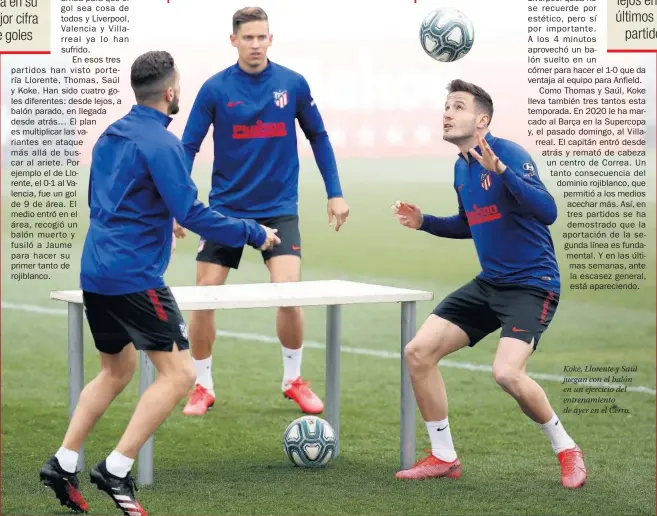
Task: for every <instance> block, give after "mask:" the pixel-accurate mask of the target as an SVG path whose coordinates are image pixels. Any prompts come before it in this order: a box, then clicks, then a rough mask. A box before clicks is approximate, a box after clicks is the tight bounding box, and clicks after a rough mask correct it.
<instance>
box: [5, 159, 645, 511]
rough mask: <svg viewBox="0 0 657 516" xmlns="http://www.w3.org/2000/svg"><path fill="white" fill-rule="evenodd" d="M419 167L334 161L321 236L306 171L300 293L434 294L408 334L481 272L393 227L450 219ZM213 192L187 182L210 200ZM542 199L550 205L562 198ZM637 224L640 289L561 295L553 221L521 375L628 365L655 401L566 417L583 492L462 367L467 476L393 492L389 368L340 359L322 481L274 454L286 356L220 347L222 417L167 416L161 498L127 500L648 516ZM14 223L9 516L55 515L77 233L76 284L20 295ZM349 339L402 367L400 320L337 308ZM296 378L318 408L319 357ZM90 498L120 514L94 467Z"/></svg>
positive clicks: (520, 418) (179, 259)
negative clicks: (342, 213) (546, 277)
mask: <svg viewBox="0 0 657 516" xmlns="http://www.w3.org/2000/svg"><path fill="white" fill-rule="evenodd" d="M450 163H451V162H449V163H447V166H450ZM426 165H427V162H426V161H423V160H418V161H417V162H413V161H409V160H404V161H400V162H398V163H396V162H394V160H393V161H391V160H388V161H385V162H384V161H381V162H379V161H372V162H356V161H354V162H347V163H344V164H343V165H342V171H343V172H342V174H343V183H344V189H345V195H346V196H347V200H348V201H349V203H350V205H351V207H352V214H351V218H350V220H349V221H348V223H347V224H346V225H345V226H344V228H343V229H342V230H341V231H340V232H339V233H335V232H334V231H333V229H332V228H329V227H328V226H327V219H326V215H325V203H324V196H323V191H322V185H321V181H320V179H319V174H318V173H317V172H316V170H315V168H314V166H312V164H311V165H306V166H305V167H304V177H305V178H304V180H303V181H302V183H303V187H302V194H301V206H300V213H301V220H302V228H301V229H302V235H303V253H304V266H303V279H306V280H310V279H335V278H340V279H350V280H355V281H365V282H374V283H379V284H384V285H393V286H402V287H410V288H420V289H424V290H430V291H431V292H433V293H434V295H435V301H433V302H426V303H420V304H419V305H418V325H419V324H421V323H422V321H423V320H424V318H425V317H426V315H427V314H428V313H429V312H430V311H431V310H432V309H433V307H434V305H435V303H437V302H438V300H439V299H440V298H442V297H443V296H444V295H446V294H447V293H449V292H450V291H451V290H452V289H454V288H456V287H458V286H460V285H461V284H462V283H464V282H466V281H468V280H469V279H471V278H472V277H473V276H474V275H475V274H477V272H478V271H479V267H478V262H477V257H476V253H475V250H474V247H473V245H472V241H449V240H440V239H436V238H435V237H431V236H429V235H426V234H420V233H415V232H413V231H411V230H408V229H405V228H402V227H400V226H399V225H398V224H397V222H396V221H395V220H394V218H393V217H392V215H391V211H390V205H391V204H392V203H393V202H394V201H395V200H396V199H406V200H410V201H413V202H416V203H417V204H418V205H419V206H420V207H421V208H423V209H424V210H425V211H427V212H431V213H434V214H437V215H448V214H452V213H454V211H455V208H456V198H455V193H454V190H453V188H452V187H451V183H449V182H447V183H442V182H439V181H434V180H432V179H431V175H432V174H431V173H424V174H416V175H414V176H411V175H410V174H409V171H412V170H423V169H425V168H426ZM653 169H654V167H653ZM204 176H207V174H204V173H203V171H199V172H198V173H197V172H195V179H197V180H198V182H199V185H200V186H201V188H202V191H203V192H205V187H206V186H207V181H206V180H205V179H204ZM373 178H375V180H373ZM85 188H86V185H84V186H83V188H81V195H83V194H84V190H85ZM551 190H552V192H553V193H554V194H555V195H556V196H557V197H558V196H559V195H558V192H559V190H558V189H556V188H551ZM5 192H6V190H5ZM205 195H206V194H205V193H204V194H203V196H202V198H205ZM81 199H83V202H81V203H80V204H83V205H86V199H85V198H84V197H82V198H81ZM648 211H649V213H650V214H651V217H650V219H649V220H648V228H647V229H648V231H649V234H650V235H652V236H651V239H650V244H651V245H650V248H649V252H650V256H649V259H648V261H647V265H648V269H649V271H650V274H649V280H648V281H647V282H646V283H645V284H644V287H643V288H642V289H641V290H639V291H634V292H626V291H613V292H598V293H593V292H590V291H588V292H586V291H585V292H581V291H570V290H569V288H568V284H569V283H568V279H567V263H566V262H565V258H564V256H565V253H564V252H563V251H562V245H561V244H562V239H561V237H560V233H561V230H562V229H563V227H564V224H565V222H566V220H565V217H564V216H563V215H562V216H561V217H560V219H559V221H558V223H557V224H556V225H555V226H554V228H553V235H554V238H555V244H556V245H557V251H558V255H559V258H560V262H561V267H562V276H563V278H564V285H563V292H562V296H561V303H560V306H559V309H558V311H557V314H556V317H555V319H554V322H553V323H552V325H551V327H550V329H549V331H548V332H547V333H546V335H545V336H544V338H543V339H542V340H541V344H540V347H539V351H538V352H537V353H536V354H535V356H534V357H532V359H531V361H530V364H529V366H528V370H529V371H531V372H532V373H542V374H547V375H554V376H559V375H561V374H562V371H563V368H564V366H565V365H580V366H584V365H587V364H594V365H615V366H620V365H638V372H637V373H635V374H633V375H632V383H629V384H628V385H630V386H634V387H638V386H646V387H649V388H650V389H652V390H653V392H650V393H645V392H627V393H620V394H618V395H617V401H616V405H617V406H619V407H621V408H625V409H628V410H629V411H630V413H629V414H588V415H573V414H563V415H562V420H563V422H564V425H565V427H566V428H567V430H568V431H569V432H570V434H571V435H572V436H573V437H574V438H575V439H576V440H577V442H578V443H579V444H580V446H581V447H582V448H583V450H584V452H585V459H586V462H587V466H588V468H589V476H588V480H587V483H586V485H585V486H584V487H583V488H582V489H580V490H577V491H568V490H566V489H564V488H562V487H561V485H560V481H559V465H558V462H557V460H556V457H555V456H554V453H553V452H552V450H551V448H550V445H549V441H548V440H547V438H546V437H545V436H544V435H543V433H542V432H541V431H540V429H538V428H537V427H536V426H535V425H534V424H533V423H531V422H530V421H529V420H528V419H527V418H526V417H525V416H524V415H523V414H522V413H521V411H520V410H519V409H518V408H517V405H516V404H515V402H514V401H513V400H512V399H511V398H510V397H509V396H508V395H506V394H504V393H503V392H502V391H501V389H499V388H498V387H497V385H496V384H495V382H494V380H493V378H492V375H491V374H490V373H489V372H486V371H479V370H467V369H462V368H458V367H445V368H443V370H442V371H443V375H444V377H445V381H446V384H447V390H448V395H449V400H450V406H449V408H450V422H451V426H452V435H453V438H454V443H455V446H456V450H457V452H458V454H459V456H460V459H461V461H462V464H463V477H462V478H461V479H460V480H459V481H448V480H438V481H424V482H419V483H402V482H400V481H397V480H395V478H394V473H395V472H396V471H397V469H398V467H399V361H398V359H394V358H385V357H382V356H364V355H359V354H357V353H351V352H345V353H343V355H342V416H341V434H342V435H341V455H340V457H338V458H337V459H336V460H335V461H334V462H332V463H331V464H330V465H329V467H328V468H326V469H324V470H319V471H312V470H303V469H300V468H295V467H294V466H293V465H292V464H291V463H290V462H289V461H288V459H287V458H286V457H285V455H284V453H283V450H282V441H281V438H282V433H283V430H284V429H285V427H286V426H287V425H288V423H289V422H291V421H292V420H293V419H295V418H296V417H298V416H299V415H300V413H299V412H298V410H297V408H296V405H294V404H293V403H292V402H290V401H288V400H285V399H284V398H283V397H282V396H281V394H280V379H281V372H282V363H281V353H280V349H279V346H278V345H277V344H275V343H267V342H253V341H249V340H247V339H244V338H224V337H220V338H219V339H218V341H217V344H216V347H215V353H214V364H215V370H214V381H215V387H216V390H217V393H218V400H217V403H216V405H215V408H214V409H213V410H212V411H211V412H210V413H209V414H208V415H207V417H204V418H192V419H190V418H184V417H183V416H182V414H181V411H182V404H181V405H180V406H179V407H177V409H176V410H175V411H174V413H173V414H172V415H171V417H170V418H169V419H168V420H167V421H166V422H165V424H164V425H163V426H162V427H161V428H160V429H159V430H158V432H157V433H156V440H155V482H154V484H153V485H152V486H148V487H142V488H141V489H140V490H139V491H138V493H137V495H138V498H139V499H140V500H141V501H142V503H143V505H144V506H145V507H146V509H147V510H148V511H149V512H150V513H151V514H271V515H282V514H326V515H332V514H363V515H365V514H367V515H374V514H390V515H392V514H399V515H402V514H436V513H439V514H450V515H451V514H456V515H466V514H467V515H472V514H501V515H507V514H508V515H513V514H518V515H528V514H546V515H561V514H598V513H605V514H611V515H621V514H622V515H625V514H631V515H643V514H655V395H654V389H655V275H654V271H655V245H654V235H655V220H654V214H655V205H654V203H651V204H650V206H649V210H648ZM562 213H563V212H562ZM7 215H8V209H7V208H6V203H5V202H3V221H2V226H3V248H2V264H3V281H2V300H3V304H4V303H11V305H9V306H12V308H8V307H7V305H3V310H2V344H3V345H2V438H3V440H2V500H1V501H2V513H3V514H64V513H66V511H65V510H64V509H63V508H62V507H61V506H59V504H58V502H57V501H56V499H55V497H54V496H53V494H52V492H51V491H49V490H47V489H46V488H45V487H43V486H41V485H40V484H39V479H38V470H39V468H40V467H41V465H42V463H43V461H45V460H46V459H47V458H48V457H49V456H50V455H51V454H53V453H54V452H55V451H56V450H57V448H58V447H59V446H60V444H61V439H62V437H63V435H64V432H65V429H66V425H67V421H68V384H67V354H66V321H67V320H66V317H65V312H64V309H65V306H64V305H62V304H55V303H54V302H51V301H49V300H48V293H49V292H50V291H51V290H56V289H69V288H77V285H78V277H77V274H78V270H77V263H78V257H79V252H80V247H79V245H80V243H81V241H82V238H83V236H84V235H83V234H80V235H79V238H78V239H76V245H77V248H76V249H74V251H75V261H74V262H73V267H72V269H71V271H61V272H57V273H55V274H54V275H53V279H52V280H51V281H50V282H47V283H34V282H33V283H27V282H24V283H17V282H12V281H10V280H9V279H8V277H9V271H8V267H7V266H8V264H9V258H10V255H9V253H10V250H9V249H8V246H7V243H8V239H9V222H10V220H9V217H8V216H7ZM81 216H82V217H84V216H86V213H81ZM197 244H198V238H197V237H196V236H195V235H191V234H188V237H187V238H186V239H185V240H184V241H179V244H178V249H177V251H176V253H175V255H174V258H173V260H172V263H171V266H170V268H169V271H168V273H167V280H168V282H169V284H170V285H186V284H193V282H194V279H195V265H194V256H195V251H196V246H197ZM260 281H263V282H264V281H268V277H267V274H266V269H265V268H264V266H263V265H262V262H261V258H260V256H259V254H258V253H256V252H253V251H248V252H245V256H244V261H243V265H242V267H241V268H240V270H239V271H237V272H233V273H231V276H230V277H229V282H231V283H240V282H260ZM17 305H20V306H17ZM34 306H38V307H46V308H51V309H58V310H60V312H55V313H50V314H49V313H35V312H34V311H30V310H31V309H32V307H34ZM187 315H188V314H187ZM324 317H325V311H324V309H322V308H309V309H306V319H307V330H306V337H307V339H308V340H309V341H315V342H323V339H324V331H325V325H324ZM216 320H217V327H218V328H219V329H220V330H225V331H229V332H237V333H256V334H261V335H264V336H268V337H274V336H275V326H274V323H275V311H274V310H239V311H232V312H230V313H228V312H223V313H217V315H216ZM342 331H343V333H342V335H343V337H342V343H343V345H344V346H348V347H351V348H359V349H366V350H381V351H389V352H398V351H399V306H398V305H365V306H350V307H345V308H344V310H343V328H342ZM85 339H86V340H85V353H86V355H85V367H86V370H85V380H87V381H88V380H89V379H91V378H92V377H93V375H94V374H95V372H96V371H97V370H98V360H97V356H96V354H95V352H94V347H93V344H92V342H91V338H90V334H89V333H88V331H87V330H86V328H85ZM496 340H497V336H496V335H491V336H489V337H488V338H487V339H486V340H485V341H483V342H481V343H480V344H478V345H477V346H476V347H475V348H474V349H466V350H462V351H461V352H459V353H457V354H455V355H453V356H451V357H450V359H451V360H453V361H458V362H467V363H471V364H477V365H485V366H486V365H490V364H491V363H492V359H493V356H494V352H495V344H496ZM302 371H303V374H304V377H305V378H306V379H309V380H310V381H311V385H312V387H313V388H314V389H315V390H316V391H317V392H318V394H320V395H322V396H323V393H324V353H323V351H322V350H321V349H317V347H308V348H307V349H306V351H305V352H304V363H303V369H302ZM539 383H541V384H542V385H543V386H544V388H545V390H546V392H547V394H548V396H549V398H550V399H551V400H552V403H553V405H554V408H555V410H557V412H558V413H559V414H562V412H563V408H564V403H563V401H562V399H563V397H564V394H563V391H562V389H563V386H562V385H561V384H560V383H559V381H555V380H551V381H549V380H540V382H539ZM137 388H138V383H137V377H135V379H134V380H133V382H132V383H131V384H130V386H129V387H128V389H127V390H126V391H125V392H124V393H122V394H121V395H120V397H119V398H118V399H117V400H116V402H115V404H114V405H113V406H112V407H110V409H109V410H108V412H107V413H106V414H105V417H104V418H103V419H102V420H101V421H100V422H99V423H98V425H97V427H96V429H95V431H94V433H93V434H92V435H91V436H90V437H89V439H88V441H87V444H86V457H87V464H89V463H95V462H97V461H98V460H101V459H102V458H103V457H104V456H105V455H106V454H107V453H109V452H110V451H111V450H112V449H113V446H114V445H115V444H116V442H117V440H118V438H119V437H120V434H121V432H122V431H123V428H124V425H125V424H126V423H127V421H128V419H129V417H130V415H131V413H132V410H133V407H134V404H135V401H136V397H137ZM592 406H593V405H587V406H585V407H592ZM417 436H418V439H417V453H418V458H419V456H420V455H421V454H422V451H423V449H425V448H427V447H428V438H427V437H426V430H425V428H424V424H423V423H422V420H421V417H420V416H419V412H418V417H417ZM81 487H82V489H83V492H84V493H85V495H86V497H87V500H88V501H89V503H90V512H91V513H92V514H116V513H117V510H116V509H115V508H114V506H113V504H112V503H111V502H110V500H109V499H108V498H107V497H106V495H104V494H103V493H100V492H99V491H96V490H95V488H93V486H91V484H90V483H89V479H88V474H87V472H86V471H85V472H84V473H82V474H81Z"/></svg>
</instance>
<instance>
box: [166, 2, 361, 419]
mask: <svg viewBox="0 0 657 516" xmlns="http://www.w3.org/2000/svg"><path fill="white" fill-rule="evenodd" d="M230 38H231V42H232V44H233V46H234V47H236V48H237V52H238V60H237V63H235V64H234V65H232V66H230V67H228V68H226V69H224V70H222V71H220V72H218V73H216V74H215V75H213V76H212V77H210V78H209V79H208V80H206V81H205V83H204V84H203V85H202V87H201V89H200V91H199V92H198V95H197V97H196V100H195V102H194V105H193V106H192V110H191V113H190V115H189V120H188V122H187V125H186V127H185V131H184V133H183V137H182V141H183V144H184V146H185V151H186V153H187V163H188V167H189V169H190V170H191V169H192V167H193V163H194V159H195V156H196V154H197V152H198V151H199V149H200V146H201V143H202V142H203V140H204V139H205V137H206V135H207V133H208V130H209V128H210V126H211V125H212V126H213V127H214V131H213V144H214V163H213V167H212V190H211V192H210V206H212V207H213V208H215V209H217V210H219V211H221V212H222V213H225V214H227V215H230V216H232V217H247V218H252V219H255V220H257V221H259V222H260V223H262V224H265V225H267V226H269V227H272V228H276V229H277V230H278V236H279V237H280V239H281V245H278V246H276V247H275V248H274V249H272V250H270V251H265V252H263V253H262V259H263V261H264V263H265V265H266V266H267V268H268V269H269V274H270V278H271V281H272V282H290V281H299V280H300V279H301V235H300V233H299V217H298V197H299V193H298V190H299V187H298V183H299V158H298V151H297V137H296V128H295V121H297V120H298V122H299V126H300V127H301V129H302V131H303V132H304V134H305V136H306V138H308V140H309V141H310V145H311V147H312V150H313V153H314V157H315V161H316V163H317V166H318V168H319V171H320V173H321V175H322V178H323V180H324V185H325V188H326V194H327V198H328V204H327V211H328V218H329V223H332V220H333V219H335V221H336V226H335V229H336V231H337V230H338V229H340V227H341V226H342V224H343V223H344V222H345V220H346V218H347V216H348V214H349V207H348V206H347V203H346V202H345V201H344V199H343V197H342V189H341V186H340V180H339V177H338V170H337V165H336V160H335V156H334V154H333V149H332V147H331V143H330V141H329V137H328V135H327V133H326V130H325V128H324V123H323V121H322V117H321V116H320V113H319V111H318V109H317V106H316V105H315V101H314V100H313V97H312V95H311V92H310V87H309V85H308V82H307V81H306V79H305V78H304V77H303V76H302V75H301V74H299V73H297V72H295V71H293V70H290V69H289V68H286V67H284V66H281V65H279V64H277V63H274V62H272V61H270V60H269V59H268V57H267V51H268V48H269V46H270V45H271V43H272V35H271V34H270V32H269V21H268V17H267V14H266V13H265V12H264V11H263V10H262V9H260V8H258V7H248V8H244V9H240V10H239V11H237V12H236V13H235V14H234V16H233V34H232V35H231V37H230ZM177 234H179V235H180V236H183V234H180V232H178V233H177ZM241 257H242V249H241V248H230V247H227V246H223V245H220V243H218V242H216V241H213V240H211V239H205V238H202V239H201V241H200V245H199V251H198V255H197V269H196V271H197V272H196V282H197V284H198V285H221V284H224V283H225V281H226V279H227V277H228V273H229V271H230V269H237V268H238V266H239V263H240V261H241ZM276 329H277V334H278V338H279V340H280V343H281V350H282V354H283V380H282V384H281V390H282V392H283V394H284V395H285V396H286V397H287V398H290V399H292V400H294V401H295V402H296V403H297V404H298V405H299V407H300V408H301V410H302V411H303V412H305V413H310V414H317V413H320V412H322V410H323V408H324V405H323V403H322V401H321V400H320V399H319V397H318V396H317V395H315V393H313V392H312V390H311V389H310V387H309V386H308V382H304V381H303V380H302V377H301V356H302V349H303V348H302V345H303V312H302V309H301V308H300V307H283V308H279V309H278V312H277V324H276ZM215 337H216V332H215V321H214V313H213V311H196V312H194V313H193V314H192V316H191V319H190V345H191V349H192V355H193V357H194V362H195V366H196V371H197V385H196V387H195V389H194V390H193V392H192V393H191V394H190V397H189V402H188V403H187V405H186V406H185V408H184V409H183V413H184V414H185V415H203V414H205V413H206V412H207V410H208V409H209V408H210V407H211V406H213V405H214V402H215V391H214V383H213V378H212V347H213V344H214V340H215Z"/></svg>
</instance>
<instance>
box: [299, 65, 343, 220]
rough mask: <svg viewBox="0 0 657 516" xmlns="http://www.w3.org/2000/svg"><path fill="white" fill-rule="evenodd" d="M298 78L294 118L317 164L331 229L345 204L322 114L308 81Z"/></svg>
mask: <svg viewBox="0 0 657 516" xmlns="http://www.w3.org/2000/svg"><path fill="white" fill-rule="evenodd" d="M300 81H301V83H300V85H299V89H298V91H297V106H296V110H297V111H296V116H297V120H299V127H301V130H302V131H303V133H304V134H305V135H306V138H308V141H309V142H310V147H311V148H312V150H313V155H314V157H315V163H317V168H319V172H320V173H321V174H322V179H323V180H324V187H325V188H326V195H327V197H328V206H327V212H328V217H329V224H332V221H333V219H335V230H336V231H338V230H339V229H340V226H342V224H344V222H345V221H346V220H347V217H348V216H349V206H348V205H347V202H346V201H345V200H344V198H343V195H342V187H341V185H340V176H339V175H338V165H337V161H336V159H335V153H334V152H333V146H332V145H331V140H330V139H329V136H328V133H327V132H326V128H325V127H324V121H323V119H322V115H321V114H320V113H319V109H318V108H317V105H316V104H315V101H314V99H313V98H312V95H311V93H310V87H309V86H308V82H307V81H306V80H305V78H303V77H301V78H300Z"/></svg>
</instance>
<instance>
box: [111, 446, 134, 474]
mask: <svg viewBox="0 0 657 516" xmlns="http://www.w3.org/2000/svg"><path fill="white" fill-rule="evenodd" d="M134 462H135V459H131V458H130V457H126V456H125V455H123V454H121V453H119V452H117V451H116V450H114V451H113V452H112V453H110V454H109V457H107V459H105V467H106V468H107V471H108V473H110V474H111V475H114V476H115V477H120V478H125V476H126V475H127V474H128V473H129V472H130V469H132V465H133V464H134Z"/></svg>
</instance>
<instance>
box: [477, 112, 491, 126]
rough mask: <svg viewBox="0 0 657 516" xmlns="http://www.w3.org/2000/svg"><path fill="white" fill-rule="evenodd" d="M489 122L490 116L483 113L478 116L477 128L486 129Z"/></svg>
mask: <svg viewBox="0 0 657 516" xmlns="http://www.w3.org/2000/svg"><path fill="white" fill-rule="evenodd" d="M489 122H490V117H489V116H488V115H487V114H486V113H482V114H481V115H479V116H478V117H477V129H485V128H486V127H488V123H489Z"/></svg>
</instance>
